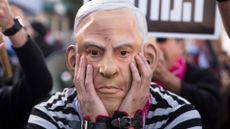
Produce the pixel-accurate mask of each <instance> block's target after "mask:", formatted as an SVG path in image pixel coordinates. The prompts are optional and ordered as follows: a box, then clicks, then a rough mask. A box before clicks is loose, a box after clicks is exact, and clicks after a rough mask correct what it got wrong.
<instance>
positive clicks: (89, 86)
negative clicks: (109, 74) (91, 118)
mask: <svg viewBox="0 0 230 129" xmlns="http://www.w3.org/2000/svg"><path fill="white" fill-rule="evenodd" d="M85 89H86V92H89V93H92V92H94V90H95V89H94V85H93V67H92V65H91V64H88V65H87V69H86V77H85Z"/></svg>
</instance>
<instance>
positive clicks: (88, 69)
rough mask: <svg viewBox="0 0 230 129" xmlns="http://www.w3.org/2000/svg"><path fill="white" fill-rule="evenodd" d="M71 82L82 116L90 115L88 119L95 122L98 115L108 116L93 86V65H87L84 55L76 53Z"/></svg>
mask: <svg viewBox="0 0 230 129" xmlns="http://www.w3.org/2000/svg"><path fill="white" fill-rule="evenodd" d="M73 82H74V85H75V88H76V91H77V98H78V100H79V102H80V105H81V110H82V112H83V115H84V117H86V116H87V117H90V120H91V121H93V122H95V121H96V118H97V116H99V115H102V116H109V115H108V112H107V111H106V109H105V106H104V104H103V103H102V101H101V100H100V98H99V96H98V95H97V93H96V91H95V88H94V84H93V67H92V65H90V64H88V65H87V64H86V59H85V57H84V56H81V57H80V56H79V55H78V54H77V55H76V64H75V71H74V80H73Z"/></svg>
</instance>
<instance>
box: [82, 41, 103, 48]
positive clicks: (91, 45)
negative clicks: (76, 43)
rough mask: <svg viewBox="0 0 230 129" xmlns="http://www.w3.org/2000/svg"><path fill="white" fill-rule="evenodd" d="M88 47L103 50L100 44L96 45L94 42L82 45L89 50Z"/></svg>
mask: <svg viewBox="0 0 230 129" xmlns="http://www.w3.org/2000/svg"><path fill="white" fill-rule="evenodd" d="M90 47H96V48H99V49H104V48H105V46H103V45H101V44H100V43H96V42H85V43H84V48H85V49H87V48H90Z"/></svg>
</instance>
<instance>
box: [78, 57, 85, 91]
mask: <svg viewBox="0 0 230 129" xmlns="http://www.w3.org/2000/svg"><path fill="white" fill-rule="evenodd" d="M85 70H86V61H85V57H84V56H81V57H80V63H79V67H78V70H77V76H76V87H77V89H79V90H80V91H79V92H81V93H82V94H84V93H85V86H84V84H85Z"/></svg>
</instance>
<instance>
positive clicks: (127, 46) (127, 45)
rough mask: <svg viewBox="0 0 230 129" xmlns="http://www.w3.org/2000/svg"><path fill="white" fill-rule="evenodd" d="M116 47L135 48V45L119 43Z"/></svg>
mask: <svg viewBox="0 0 230 129" xmlns="http://www.w3.org/2000/svg"><path fill="white" fill-rule="evenodd" d="M114 48H115V49H118V48H133V45H132V44H131V43H119V44H116V45H114Z"/></svg>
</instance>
